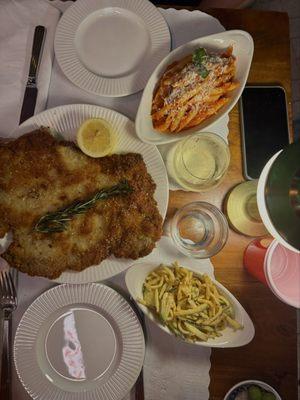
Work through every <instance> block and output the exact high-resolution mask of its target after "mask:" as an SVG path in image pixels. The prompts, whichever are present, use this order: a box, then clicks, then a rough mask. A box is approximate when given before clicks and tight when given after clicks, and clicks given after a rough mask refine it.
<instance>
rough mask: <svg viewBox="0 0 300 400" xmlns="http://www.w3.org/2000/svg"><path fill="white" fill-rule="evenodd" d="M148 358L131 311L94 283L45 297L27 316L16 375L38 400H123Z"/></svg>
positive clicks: (17, 353) (56, 289) (52, 291)
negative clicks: (145, 356)
mask: <svg viewBox="0 0 300 400" xmlns="http://www.w3.org/2000/svg"><path fill="white" fill-rule="evenodd" d="M144 355H145V340H144V334H143V329H142V327H141V324H140V322H139V320H138V318H137V316H136V314H135V313H134V312H133V310H132V308H131V307H130V305H129V304H128V303H127V301H126V300H125V299H124V298H123V297H122V296H121V295H120V294H119V293H117V292H116V291H115V290H113V289H111V288H109V287H107V286H105V285H101V284H94V283H90V284H83V285H59V286H56V287H54V288H52V289H50V290H48V291H46V292H44V293H43V294H42V295H41V296H39V297H38V298H37V299H36V300H35V301H34V302H33V303H32V304H31V305H30V306H29V308H28V309H27V311H26V312H25V313H24V315H23V317H22V319H21V321H20V324H19V326H18V328H17V332H16V336H15V341H14V361H15V366H16V370H17V374H18V376H19V379H20V381H21V382H22V384H23V386H24V387H25V389H26V390H27V392H28V393H29V394H30V396H31V397H32V398H34V399H37V400H49V399H50V398H51V399H56V400H74V399H81V400H94V399H107V400H122V399H123V398H124V396H125V395H126V394H127V393H128V392H129V391H130V389H131V388H132V386H133V385H134V383H135V381H136V379H137V378H138V375H139V373H140V371H141V368H142V365H143V361H144ZM120 382H121V384H120Z"/></svg>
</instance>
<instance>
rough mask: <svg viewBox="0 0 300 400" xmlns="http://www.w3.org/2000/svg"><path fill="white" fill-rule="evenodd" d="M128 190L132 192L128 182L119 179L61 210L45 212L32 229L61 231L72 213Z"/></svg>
mask: <svg viewBox="0 0 300 400" xmlns="http://www.w3.org/2000/svg"><path fill="white" fill-rule="evenodd" d="M130 192H132V188H131V187H130V186H129V184H128V182H127V181H121V182H120V183H118V184H117V185H114V186H112V187H110V188H104V189H101V190H99V191H98V192H96V193H95V194H94V196H93V197H91V198H90V199H88V200H85V201H78V202H76V203H74V204H71V205H70V206H67V207H65V208H63V209H61V210H58V211H54V212H51V213H47V214H46V215H44V216H42V217H41V218H40V219H39V221H38V222H37V224H36V225H35V227H34V230H35V231H37V232H42V233H54V232H63V231H64V230H65V229H66V228H67V225H68V222H69V221H70V220H71V219H72V217H73V216H74V215H77V214H83V213H85V212H86V211H87V210H89V209H90V208H92V207H93V206H94V205H95V203H96V202H97V201H100V200H106V199H108V198H109V197H112V196H118V195H121V194H128V193H130Z"/></svg>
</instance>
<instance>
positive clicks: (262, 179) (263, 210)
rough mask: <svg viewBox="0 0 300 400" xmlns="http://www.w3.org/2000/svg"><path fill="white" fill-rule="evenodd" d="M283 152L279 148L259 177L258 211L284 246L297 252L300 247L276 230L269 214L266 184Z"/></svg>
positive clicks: (269, 230) (273, 234) (269, 229)
mask: <svg viewBox="0 0 300 400" xmlns="http://www.w3.org/2000/svg"><path fill="white" fill-rule="evenodd" d="M281 152H282V150H279V151H278V152H277V153H276V154H274V155H273V156H272V157H271V158H270V160H269V161H268V162H267V164H266V165H265V166H264V168H263V170H262V172H261V174H260V176H259V179H258V184H257V195H256V197H257V206H258V211H259V214H260V217H261V219H262V221H263V223H264V225H265V227H266V229H267V230H268V232H269V233H270V235H272V236H273V237H274V238H275V239H276V240H277V241H278V242H279V243H280V244H282V246H284V247H286V248H287V249H289V250H291V251H295V252H297V253H298V252H299V250H298V249H295V248H294V247H293V246H291V245H290V244H289V243H288V242H287V241H286V240H284V238H283V237H282V236H281V235H280V234H279V232H278V231H277V230H276V228H275V227H274V225H273V223H272V221H271V218H270V216H269V213H268V210H267V206H266V199H265V186H266V182H267V179H268V174H269V171H270V169H271V167H272V165H273V163H274V162H275V160H276V158H277V157H278V156H279V154H280V153H281Z"/></svg>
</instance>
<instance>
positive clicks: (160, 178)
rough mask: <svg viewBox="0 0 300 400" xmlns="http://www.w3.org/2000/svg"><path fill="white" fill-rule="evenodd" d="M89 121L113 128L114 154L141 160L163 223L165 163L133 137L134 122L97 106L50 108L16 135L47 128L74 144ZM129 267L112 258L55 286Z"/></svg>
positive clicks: (71, 273)
mask: <svg viewBox="0 0 300 400" xmlns="http://www.w3.org/2000/svg"><path fill="white" fill-rule="evenodd" d="M88 118H104V119H106V120H107V121H109V122H110V123H111V124H112V126H113V128H114V131H115V132H116V136H117V144H116V150H115V151H116V152H117V153H118V152H119V153H128V152H134V153H140V154H141V155H142V156H143V159H144V161H145V164H146V166H147V170H148V172H149V174H150V175H151V176H152V178H153V180H154V182H155V184H156V190H155V194H154V198H155V200H156V201H157V205H158V210H159V212H160V215H161V216H162V218H163V219H164V218H165V216H166V212H167V207H168V200H169V185H168V176H167V172H166V169H165V165H164V162H163V160H162V157H161V155H160V153H159V151H158V150H157V148H156V147H155V146H152V145H149V144H146V143H143V142H141V141H140V140H139V139H138V138H137V137H136V134H135V130H134V124H133V122H132V121H130V120H129V119H128V118H127V117H125V116H124V115H122V114H119V113H118V112H116V111H113V110H109V109H107V108H103V107H99V106H93V105H89V104H71V105H66V106H60V107H56V108H51V109H49V110H46V111H43V112H42V113H40V114H37V115H35V116H33V117H32V118H30V119H28V120H27V121H25V122H24V123H23V124H22V125H20V127H19V128H18V131H17V133H18V134H19V135H22V134H24V133H25V132H29V131H31V130H34V129H37V128H38V127H40V126H48V127H50V128H51V129H53V130H54V131H56V132H59V133H60V134H61V135H62V136H63V137H64V139H66V140H73V141H74V140H75V137H76V131H77V129H78V128H79V126H80V124H81V123H82V122H83V121H84V120H86V119H88ZM132 264H133V260H131V259H122V258H115V257H113V256H111V257H110V258H108V259H106V260H104V261H102V262H101V263H100V264H99V265H94V266H91V267H89V268H86V269H85V270H83V271H80V272H78V271H65V272H63V273H62V274H61V276H60V277H59V278H57V279H56V282H59V283H86V282H97V281H101V280H104V279H108V278H110V277H112V276H114V275H117V274H118V273H120V272H122V271H125V270H126V269H127V268H128V267H129V266H130V265H132Z"/></svg>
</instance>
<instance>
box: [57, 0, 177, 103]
mask: <svg viewBox="0 0 300 400" xmlns="http://www.w3.org/2000/svg"><path fill="white" fill-rule="evenodd" d="M113 15H115V17H113ZM108 18H111V21H105V20H107V19H108ZM103 21H104V22H103ZM114 21H115V23H114ZM118 21H119V23H118ZM101 23H102V26H100V25H101ZM123 23H124V24H125V25H124V26H123ZM115 24H117V26H116V25H115ZM112 26H113V27H114V28H113V30H112V28H111V27H112ZM102 28H103V29H104V30H105V32H104V34H105V35H106V36H105V38H106V39H107V40H106V39H105V40H104V41H103V40H101V37H100V38H99V40H98V41H97V40H96V39H95V40H94V37H97V35H98V37H99V35H100V34H101V30H102ZM133 29H135V30H136V31H137V32H136V34H135V35H134V36H132V35H133V33H132V30H133ZM112 34H113V35H114V36H116V37H120V39H121V40H122V42H121V43H118V41H117V43H116V37H112ZM143 38H144V39H143ZM91 39H93V40H91ZM132 40H135V41H136V42H137V43H136V45H135V46H134V47H133V48H132V46H131V42H132ZM114 42H115V43H116V46H117V47H116V48H117V49H119V50H118V52H119V53H120V60H121V62H122V66H120V65H119V66H118V65H116V61H114V60H115V59H116V54H115V53H114V51H113V49H110V47H109V49H107V47H106V46H113V43H114ZM170 46H171V37H170V32H169V28H168V25H167V23H166V21H165V19H164V18H163V16H162V15H161V13H160V12H159V11H158V10H157V8H156V7H155V6H154V5H153V4H151V3H150V2H149V1H145V0H111V1H109V2H108V1H105V0H89V1H86V0H77V1H76V3H74V4H73V5H71V6H70V7H69V8H68V9H67V10H66V11H65V12H64V14H63V16H62V17H61V19H60V21H59V23H58V25H57V29H56V34H55V40H54V49H55V56H56V58H57V61H58V64H59V66H60V67H61V69H62V71H63V72H64V74H65V75H66V76H67V78H68V79H69V80H70V81H71V82H72V83H74V84H75V85H77V86H78V87H80V88H81V89H84V90H86V91H87V92H89V93H94V94H98V95H101V96H109V97H120V96H127V95H129V94H132V93H136V92H138V91H139V90H141V89H143V88H144V87H145V85H146V83H147V80H148V78H149V76H150V75H151V73H152V71H153V70H154V68H155V67H156V65H157V64H158V63H159V62H160V61H161V60H162V59H163V58H164V57H165V56H166V55H167V54H168V53H169V51H170ZM126 49H127V50H126ZM129 52H131V55H130V54H129ZM127 53H128V54H127ZM106 56H107V59H105V57H106ZM103 58H104V60H103ZM132 58H134V59H135V61H134V62H133V61H132ZM126 60H127V61H126ZM85 61H86V62H85ZM125 61H126V62H127V63H128V65H127V66H126V65H124V63H125ZM109 63H112V65H110V64H109ZM102 64H103V65H102ZM125 64H126V63H125ZM90 65H92V67H91V66H90ZM101 65H102V70H103V73H102V76H101V75H100V73H101V71H100V70H101V68H100V67H101ZM99 68H100V70H99ZM96 70H99V71H96ZM105 71H106V76H105ZM107 71H111V74H110V75H109V76H108V75H107ZM114 71H115V74H114V73H113V72H114Z"/></svg>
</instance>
